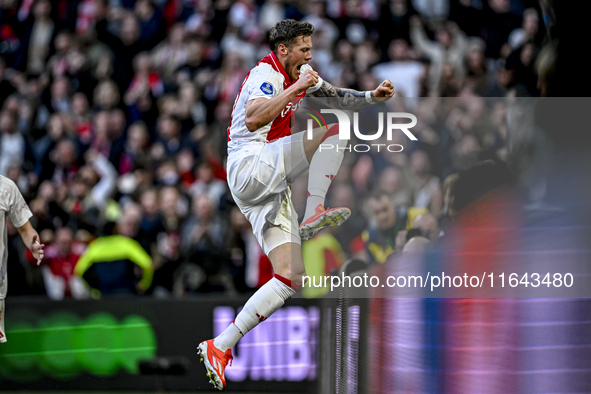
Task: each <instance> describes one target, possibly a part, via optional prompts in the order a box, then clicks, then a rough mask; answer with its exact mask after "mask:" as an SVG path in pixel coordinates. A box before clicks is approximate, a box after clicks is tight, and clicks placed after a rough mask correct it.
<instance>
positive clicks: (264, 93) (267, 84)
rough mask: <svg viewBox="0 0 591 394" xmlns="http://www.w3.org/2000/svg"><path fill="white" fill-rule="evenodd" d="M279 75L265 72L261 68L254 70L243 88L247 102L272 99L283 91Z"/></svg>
mask: <svg viewBox="0 0 591 394" xmlns="http://www.w3.org/2000/svg"><path fill="white" fill-rule="evenodd" d="M269 68H270V66H269ZM279 75H280V74H278V73H276V72H274V71H267V70H266V69H265V68H263V67H261V66H258V67H257V68H255V69H254V70H253V71H252V72H251V75H250V76H249V77H248V80H247V81H246V86H245V88H246V89H247V92H248V100H254V99H258V98H266V99H272V98H274V97H277V96H279V94H280V93H281V92H282V91H283V81H281V78H282V77H280V76H279Z"/></svg>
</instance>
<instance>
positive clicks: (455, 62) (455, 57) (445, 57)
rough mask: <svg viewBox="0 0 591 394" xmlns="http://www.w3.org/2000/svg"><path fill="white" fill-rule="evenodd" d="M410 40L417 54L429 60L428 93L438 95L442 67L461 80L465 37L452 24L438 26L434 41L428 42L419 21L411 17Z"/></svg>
mask: <svg viewBox="0 0 591 394" xmlns="http://www.w3.org/2000/svg"><path fill="white" fill-rule="evenodd" d="M410 23H411V30H410V38H411V42H412V44H413V46H414V47H415V48H416V49H417V50H418V52H419V53H421V54H422V55H424V56H426V57H427V58H429V61H430V63H431V64H430V67H429V91H430V92H431V94H434V95H438V93H440V92H438V90H437V89H438V87H439V85H440V83H441V79H442V75H443V67H444V65H445V64H448V65H449V66H450V67H451V72H453V74H454V75H455V76H457V77H458V78H463V76H464V74H465V70H464V62H463V59H464V54H465V52H466V49H467V45H468V42H467V37H466V35H465V34H464V33H463V32H462V31H461V30H460V28H459V27H458V26H457V25H456V24H455V23H453V22H449V23H447V24H446V25H445V27H444V26H440V27H439V28H438V29H437V30H436V31H435V38H436V41H430V40H429V39H428V38H427V36H426V34H425V31H424V29H423V26H422V23H421V19H420V18H419V17H418V16H416V15H415V16H413V17H412V18H411V19H410Z"/></svg>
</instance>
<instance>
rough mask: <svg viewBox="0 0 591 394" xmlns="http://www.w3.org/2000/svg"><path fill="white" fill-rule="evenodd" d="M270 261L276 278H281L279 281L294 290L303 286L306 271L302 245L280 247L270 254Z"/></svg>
mask: <svg viewBox="0 0 591 394" xmlns="http://www.w3.org/2000/svg"><path fill="white" fill-rule="evenodd" d="M269 260H270V261H271V265H272V266H273V272H274V273H275V277H276V278H278V277H279V278H278V279H280V280H281V281H282V282H283V283H284V284H286V285H288V286H290V287H291V288H292V289H294V290H298V289H299V288H300V287H301V286H302V278H303V276H304V275H306V269H305V267H304V260H303V258H302V247H301V245H299V244H297V243H291V242H290V243H286V244H283V245H280V246H278V247H276V248H275V249H273V250H272V251H271V252H269ZM294 292H295V291H294Z"/></svg>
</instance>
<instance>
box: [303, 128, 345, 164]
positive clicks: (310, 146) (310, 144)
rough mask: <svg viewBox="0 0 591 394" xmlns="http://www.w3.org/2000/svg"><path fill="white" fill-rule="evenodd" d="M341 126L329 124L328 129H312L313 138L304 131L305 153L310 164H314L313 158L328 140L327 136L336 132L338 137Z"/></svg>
mask: <svg viewBox="0 0 591 394" xmlns="http://www.w3.org/2000/svg"><path fill="white" fill-rule="evenodd" d="M338 130H339V125H338V124H337V123H329V124H328V127H317V128H315V129H312V138H309V135H308V132H307V131H303V132H302V133H303V134H304V139H303V140H304V151H305V152H306V158H307V159H308V162H309V163H311V162H312V158H313V157H314V155H315V154H316V151H318V148H319V147H320V144H321V143H322V142H323V141H324V140H326V138H327V137H326V134H332V133H334V132H335V131H336V133H337V135H338Z"/></svg>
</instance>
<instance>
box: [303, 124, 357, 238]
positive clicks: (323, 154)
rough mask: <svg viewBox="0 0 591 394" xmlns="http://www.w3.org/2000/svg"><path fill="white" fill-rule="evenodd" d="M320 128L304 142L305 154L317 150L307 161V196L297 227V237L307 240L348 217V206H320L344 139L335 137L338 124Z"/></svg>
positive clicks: (337, 166) (336, 168)
mask: <svg viewBox="0 0 591 394" xmlns="http://www.w3.org/2000/svg"><path fill="white" fill-rule="evenodd" d="M324 130H325V132H324V133H322V132H318V133H316V134H314V138H313V139H312V140H307V141H306V140H305V142H306V143H307V144H308V146H307V147H306V148H308V149H307V150H306V152H307V153H309V152H308V151H309V150H312V149H313V148H315V147H316V148H318V149H317V150H315V151H313V156H312V158H311V161H310V171H309V174H308V199H307V201H306V212H305V214H304V219H303V221H302V224H301V226H300V238H301V239H302V240H303V241H307V240H309V239H311V238H312V237H314V236H315V235H316V234H318V233H319V232H320V231H321V230H323V229H325V228H327V227H331V226H337V225H340V224H342V223H343V222H345V221H346V220H347V219H348V218H349V217H350V216H351V211H350V210H349V208H345V207H338V208H332V209H326V208H325V207H324V200H325V197H326V193H327V192H328V188H329V187H330V184H331V183H332V180H333V179H334V178H335V177H336V175H337V173H338V171H339V169H340V167H341V163H342V161H343V157H344V150H345V148H346V146H347V142H348V141H346V140H340V139H339V125H338V124H331V125H330V126H329V127H328V128H326V129H324Z"/></svg>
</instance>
